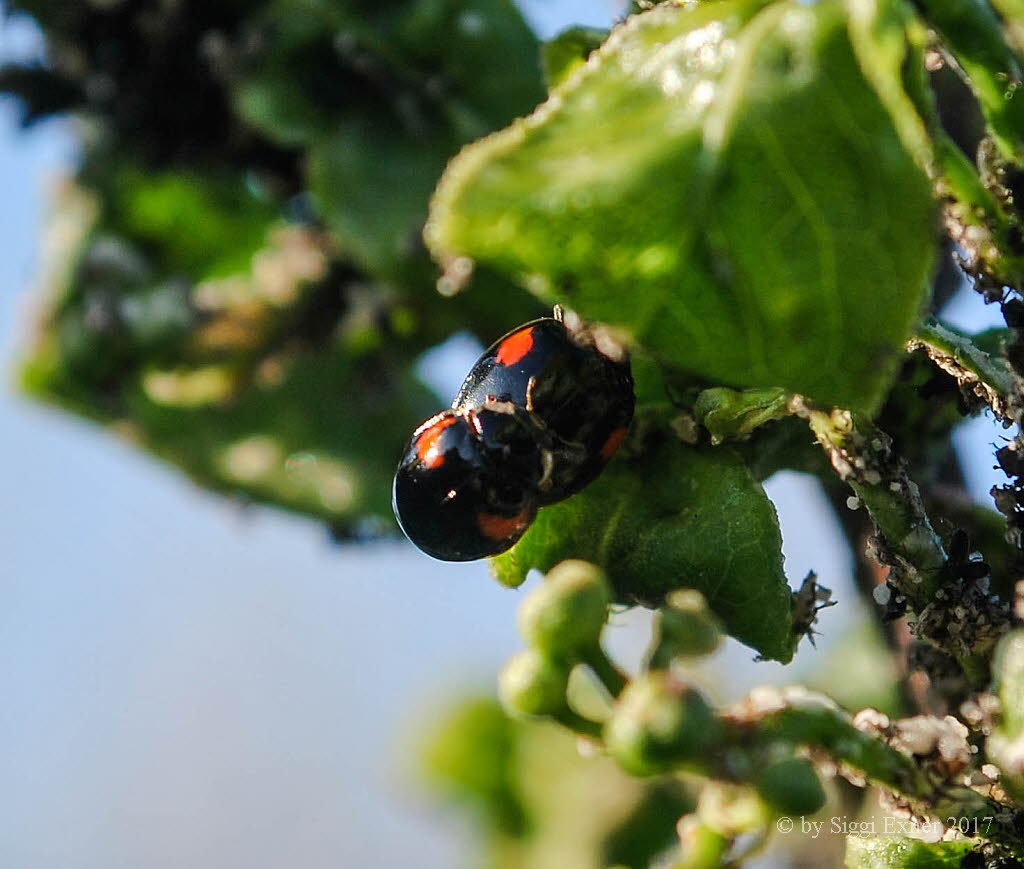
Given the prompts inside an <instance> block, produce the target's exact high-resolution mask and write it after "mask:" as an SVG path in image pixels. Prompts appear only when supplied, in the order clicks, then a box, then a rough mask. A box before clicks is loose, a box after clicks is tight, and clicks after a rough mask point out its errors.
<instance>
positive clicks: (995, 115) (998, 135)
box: [917, 0, 1024, 165]
mask: <svg viewBox="0 0 1024 869" xmlns="http://www.w3.org/2000/svg"><path fill="white" fill-rule="evenodd" d="M917 6H918V8H919V9H920V11H921V13H922V15H923V16H924V18H925V19H926V20H927V21H928V23H929V24H931V25H932V26H933V27H934V28H935V29H936V30H938V31H939V33H941V34H942V37H943V39H944V40H945V42H946V44H947V45H948V46H949V48H950V51H951V52H952V54H953V56H954V57H955V58H956V60H957V62H958V63H959V64H960V66H961V67H962V69H963V71H964V73H966V77H967V81H968V84H969V85H970V86H971V88H972V89H973V90H974V93H975V94H976V95H977V97H978V103H979V104H980V105H981V110H982V112H983V114H984V115H985V120H986V121H987V122H988V125H989V127H990V128H991V130H992V135H993V138H994V140H995V143H996V146H997V147H998V149H999V152H1000V154H1001V156H1002V157H1003V159H1005V160H1006V161H1007V162H1009V163H1012V164H1014V165H1016V164H1019V163H1020V161H1021V158H1022V156H1024V92H1021V91H1020V85H1021V66H1020V63H1019V62H1018V59H1017V57H1016V56H1015V54H1014V52H1013V50H1012V49H1011V47H1010V45H1009V44H1008V43H1007V41H1006V38H1005V37H1004V35H1003V28H1002V24H1001V22H1000V21H999V18H998V16H997V15H996V14H995V12H994V11H993V10H992V7H991V6H989V5H988V2H987V0H917Z"/></svg>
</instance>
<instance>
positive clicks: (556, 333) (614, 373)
mask: <svg viewBox="0 0 1024 869" xmlns="http://www.w3.org/2000/svg"><path fill="white" fill-rule="evenodd" d="M634 403H635V399H634V396H633V377H632V375H631V374H630V368H629V359H628V357H627V356H626V355H625V352H624V351H623V350H622V348H621V347H620V346H619V345H618V344H617V343H615V342H614V341H612V340H611V339H610V338H608V337H607V336H606V335H604V334H603V333H600V332H595V331H593V330H590V329H587V328H585V327H583V326H582V324H580V323H579V322H578V320H577V318H576V317H575V316H574V315H572V314H567V315H563V313H562V311H561V309H560V308H556V309H555V316H554V317H545V318H543V319H540V320H533V321H532V322H530V323H527V324H526V325H524V326H520V327H519V328H518V329H515V330H513V331H512V332H509V333H508V334H507V335H505V336H504V337H503V338H500V339H499V340H498V341H497V342H495V343H494V345H493V346H491V348H490V349H488V350H487V352H486V353H484V355H483V356H481V357H480V359H478V360H477V362H476V364H475V365H474V366H473V369H472V370H471V371H470V372H469V375H468V376H467V377H466V380H465V382H464V383H463V384H462V388H461V389H459V392H458V395H456V396H455V401H453V402H452V406H451V409H450V410H445V411H442V412H441V413H439V414H437V416H433V417H431V418H430V419H428V420H427V421H426V422H425V423H423V424H422V425H421V426H420V427H419V428H417V429H416V431H415V432H413V435H412V438H411V440H410V441H409V445H408V447H407V448H406V451H405V455H404V456H403V458H402V461H401V463H400V464H399V466H398V471H397V472H396V474H395V485H394V496H393V503H394V509H395V516H396V517H397V518H398V522H399V524H400V525H401V526H402V530H403V531H404V532H405V534H406V536H407V537H408V538H409V539H410V540H411V541H412V542H413V543H415V544H416V545H417V546H418V547H419V548H420V549H422V550H423V551H424V552H426V553H427V554H428V555H432V556H433V557H434V558H439V559H441V560H442V561H472V560H473V559H476V558H484V557H486V556H489V555H497V554H498V553H500V552H504V551H505V550H506V549H508V548H509V547H511V546H512V545H513V544H514V543H515V542H516V541H517V540H518V539H519V538H520V537H522V535H523V533H524V532H525V531H526V529H527V528H528V527H529V526H530V523H531V522H532V521H533V519H534V517H535V516H536V515H537V510H538V509H539V508H541V507H546V506H547V505H549V504H555V503H557V502H558V501H563V500H565V499H566V498H568V497H569V496H570V495H573V494H575V493H576V492H578V491H580V490H581V489H582V488H583V487H584V486H586V485H587V484H588V483H590V482H591V481H592V480H593V479H594V478H595V477H597V475H598V474H600V473H601V471H602V470H603V469H604V466H605V465H606V464H607V463H608V460H609V459H610V458H611V457H612V455H613V454H614V453H615V450H616V449H618V446H619V444H620V443H621V442H622V439H623V438H624V437H625V435H626V430H627V429H628V428H629V423H630V421H631V420H632V418H633V406H634Z"/></svg>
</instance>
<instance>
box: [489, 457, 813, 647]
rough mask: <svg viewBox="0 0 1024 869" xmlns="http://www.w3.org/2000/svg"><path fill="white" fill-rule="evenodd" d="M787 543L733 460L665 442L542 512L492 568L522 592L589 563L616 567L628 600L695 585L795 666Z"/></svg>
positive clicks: (748, 634) (734, 626) (611, 571)
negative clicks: (544, 575) (553, 572)
mask: <svg viewBox="0 0 1024 869" xmlns="http://www.w3.org/2000/svg"><path fill="white" fill-rule="evenodd" d="M781 547H782V537H781V534H780V532H779V525H778V519H777V517H776V515H775V509H774V507H773V506H772V504H771V502H770V501H769V500H768V498H767V497H766V496H765V494H764V490H763V489H762V488H761V486H760V485H759V484H758V483H757V482H756V481H755V480H754V479H753V477H752V476H751V475H750V472H749V471H748V470H747V468H746V466H745V465H744V464H743V462H742V461H741V460H740V459H739V457H738V456H737V455H736V454H735V453H734V452H732V451H731V450H728V449H724V448H723V449H717V450H712V451H708V450H697V449H692V448H689V447H686V446H685V445H683V444H679V443H664V444H662V445H660V446H657V447H654V448H652V449H651V450H649V451H648V452H647V453H646V454H645V455H644V456H643V457H642V458H641V459H633V460H627V459H625V458H622V459H619V460H617V461H616V462H613V463H612V465H611V466H610V467H609V468H608V469H607V470H606V471H605V472H604V474H602V475H601V477H600V478H598V480H597V481H596V482H594V483H593V484H591V485H590V486H589V487H588V488H587V489H586V490H585V491H583V492H581V493H580V494H579V495H576V496H575V497H573V498H570V499H569V500H568V501H565V502H563V503H561V504H556V505H554V506H552V507H546V508H544V509H543V510H541V511H540V514H539V515H538V517H537V520H536V521H535V522H534V524H533V527H531V528H530V530H529V531H528V532H527V533H526V535H525V536H524V537H523V539H522V540H520V541H519V543H518V544H516V546H515V547H513V548H512V549H511V550H510V551H509V552H506V553H505V554H504V555H500V556H498V557H497V558H495V559H493V560H492V568H493V570H494V573H495V575H496V576H497V578H498V580H499V581H500V582H502V583H503V584H505V585H508V586H517V585H519V584H520V583H522V582H523V580H524V579H525V578H526V574H527V572H528V571H530V570H531V569H533V568H536V569H538V570H541V571H547V570H548V569H549V568H550V567H552V566H553V565H555V564H557V563H558V562H559V561H562V560H563V559H566V558H581V559H584V560H586V561H590V562H593V563H594V564H597V565H600V566H601V567H603V568H604V569H605V571H606V572H607V574H608V578H609V580H610V581H611V583H612V586H613V589H614V593H615V596H616V598H617V599H618V600H619V601H622V602H625V603H636V602H640V603H645V604H648V605H657V604H659V603H660V602H661V600H662V599H663V598H664V596H665V594H666V593H667V592H668V591H671V590H672V589H675V588H695V589H697V590H698V591H700V592H701V593H702V594H703V595H704V596H705V597H706V598H707V600H708V603H709V605H710V606H711V609H712V610H713V611H714V612H715V614H716V615H717V616H718V617H719V618H720V619H721V620H722V622H723V623H724V625H725V627H726V629H727V630H728V632H729V633H730V634H731V635H732V636H734V637H736V638H737V639H739V640H740V641H742V642H744V643H746V644H747V645H748V646H751V647H752V648H754V649H756V650H757V651H758V652H760V653H761V655H762V656H764V657H766V658H773V659H775V660H779V661H788V660H789V659H790V658H791V657H792V656H793V651H794V648H795V645H796V636H795V635H794V633H793V630H792V616H791V603H790V601H791V598H790V589H789V585H788V584H787V583H786V577H785V574H784V573H783V569H782V549H781Z"/></svg>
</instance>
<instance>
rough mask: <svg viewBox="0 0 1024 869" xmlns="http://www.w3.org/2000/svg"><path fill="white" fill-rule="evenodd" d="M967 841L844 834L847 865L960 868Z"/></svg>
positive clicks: (856, 867)
mask: <svg viewBox="0 0 1024 869" xmlns="http://www.w3.org/2000/svg"><path fill="white" fill-rule="evenodd" d="M973 849H974V845H973V844H972V843H970V842H936V843H935V844H928V843H926V842H922V841H920V840H918V839H906V838H903V837H902V836H881V837H878V838H875V837H871V838H861V837H859V836H847V837H846V866H847V869H960V862H961V860H963V858H964V855H965V854H967V853H968V852H970V851H972V850H973Z"/></svg>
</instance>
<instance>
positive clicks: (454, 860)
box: [0, 0, 998, 869]
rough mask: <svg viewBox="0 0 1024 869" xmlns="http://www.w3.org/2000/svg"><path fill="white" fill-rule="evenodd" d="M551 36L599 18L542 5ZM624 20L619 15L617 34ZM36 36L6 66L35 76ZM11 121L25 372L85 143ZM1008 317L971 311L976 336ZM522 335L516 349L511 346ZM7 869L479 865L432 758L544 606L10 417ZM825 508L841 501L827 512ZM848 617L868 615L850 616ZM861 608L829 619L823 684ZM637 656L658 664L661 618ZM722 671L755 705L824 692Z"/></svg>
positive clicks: (807, 524) (980, 451)
mask: <svg viewBox="0 0 1024 869" xmlns="http://www.w3.org/2000/svg"><path fill="white" fill-rule="evenodd" d="M525 5H526V8H527V10H528V11H529V13H530V14H531V16H533V17H534V20H535V21H536V22H537V23H538V27H539V29H540V30H541V31H542V32H543V33H544V35H549V34H550V33H551V32H553V31H554V30H555V29H556V28H557V25H558V24H559V23H560V22H562V21H574V20H575V21H579V20H584V19H587V23H600V21H601V19H602V18H603V17H605V16H603V15H595V14H594V12H595V5H594V4H592V3H589V2H587V3H584V2H578V3H573V4H563V5H561V6H559V7H557V8H558V12H557V15H558V20H556V17H555V13H553V12H552V11H551V9H552V7H551V6H549V5H547V4H545V3H543V2H542V0H530V2H528V3H527V4H525ZM598 11H600V10H598ZM37 47H38V40H37V36H36V35H35V34H34V31H33V30H32V29H31V27H30V26H29V25H27V24H26V23H25V22H18V21H14V22H10V23H7V24H6V25H4V26H3V28H2V29H0V57H2V58H10V57H13V56H22V55H24V54H25V53H26V52H29V53H31V52H32V51H33V50H36V49H37ZM15 118H16V115H15V112H14V108H13V106H12V105H10V104H9V103H7V102H3V101H0V189H2V190H3V191H4V196H3V197H2V199H0V225H2V232H0V260H2V261H3V262H4V264H5V268H4V269H3V270H2V271H0V366H2V368H3V372H4V380H5V382H6V383H10V382H11V381H12V380H13V362H14V359H15V358H16V357H17V354H18V351H19V348H22V347H24V346H25V344H26V342H27V340H28V338H29V336H30V334H31V322H32V318H31V309H32V307H33V305H35V304H36V301H35V300H34V299H33V291H34V288H35V286H36V284H37V282H38V277H39V243H40V239H41V236H42V231H43V226H44V222H45V215H46V207H47V206H46V203H47V191H48V190H49V189H52V187H53V185H54V183H55V182H56V180H57V178H58V177H59V175H60V173H61V172H64V171H66V170H67V168H68V167H69V166H70V165H71V164H72V161H73V155H74V152H73V145H72V138H71V130H70V128H69V127H68V126H67V125H66V124H64V123H47V124H44V125H42V126H39V127H37V128H35V129H33V130H31V131H29V132H27V133H26V132H22V131H20V130H18V129H17V127H16V123H15ZM992 315H993V311H992V310H991V309H988V310H986V309H983V308H982V306H981V305H980V303H979V302H978V301H977V300H976V299H975V298H974V297H970V296H965V297H964V299H963V300H962V301H958V303H957V310H956V319H957V320H958V321H960V322H961V323H963V324H965V325H972V326H979V327H980V326H982V325H985V324H987V323H988V322H989V321H990V320H991V319H992ZM510 325H513V324H510ZM994 437H995V432H994V429H993V427H992V425H991V423H990V422H985V421H982V422H980V423H975V424H973V426H972V427H971V428H970V430H969V431H968V433H967V434H965V436H964V438H963V439H962V442H963V443H964V445H965V449H966V453H965V455H966V457H967V459H968V470H969V472H970V475H971V479H972V483H973V486H974V488H975V491H976V492H977V493H979V495H980V494H981V493H983V492H984V491H986V490H987V488H988V486H990V485H991V484H992V482H994V481H995V480H997V479H998V475H997V474H995V473H994V472H992V471H991V469H990V467H988V466H990V465H991V457H990V455H989V454H988V451H987V449H985V444H986V443H987V441H990V440H992V439H994ZM0 455H2V456H4V457H5V462H4V471H3V485H2V486H0V519H2V521H0V697H2V698H3V702H2V703H0V746H3V749H2V751H0V865H2V866H4V867H12V869H87V867H88V869H101V867H102V869H119V867H125V869H128V867H139V866H145V867H147V869H161V867H168V869H170V867H175V869H179V867H183V866H186V867H206V866H210V867H232V866H240V867H241V866H245V867H264V866H266V867H276V866H281V865H295V866H301V867H304V869H317V867H321V866H322V867H328V866H330V867H338V866H356V865H372V866H374V867H391V866H395V867H399V866H402V867H407V866H416V867H418V869H430V867H445V869H449V867H452V866H455V865H460V864H467V863H468V861H469V855H470V854H471V853H472V851H471V846H470V845H469V844H468V842H467V839H466V836H465V832H464V830H463V828H462V826H461V824H460V823H459V822H458V821H457V820H456V819H455V818H454V816H452V815H450V814H448V813H445V812H441V811H440V810H439V809H438V808H437V807H435V806H433V805H432V804H431V803H430V801H429V800H428V799H426V798H425V797H424V795H423V794H422V793H421V792H419V791H418V790H417V788H416V787H415V785H414V777H413V776H412V774H411V773H410V772H409V768H410V763H409V756H410V749H409V746H410V744H411V743H412V742H414V741H415V738H416V735H417V733H418V732H419V729H420V728H421V727H423V726H425V724H428V723H429V722H431V721H433V720H435V719H436V717H437V716H438V714H439V713H440V711H441V710H443V708H444V705H445V700H446V699H447V698H451V697H453V696H457V695H458V694H460V693H462V692H463V691H464V690H466V689H468V688H471V687H474V686H476V687H481V688H484V689H489V687H490V685H491V683H492V680H493V678H494V674H495V673H496V672H497V670H498V668H499V667H500V665H501V663H502V662H503V661H504V660H505V659H506V658H507V657H508V656H509V655H510V654H511V653H512V652H513V651H515V650H516V649H517V648H518V647H519V641H518V639H517V637H516V635H515V630H514V609H515V605H516V604H517V602H518V600H519V597H520V594H519V593H515V592H509V591H505V590H503V589H501V588H500V587H498V586H497V585H496V584H495V583H494V582H493V581H492V580H491V579H490V578H489V577H488V575H487V571H486V568H485V566H484V565H483V564H469V565H442V564H439V563H437V562H433V561H431V560H429V559H427V558H426V557H423V556H420V555H419V554H418V553H415V552H414V551H413V550H412V549H411V548H410V547H408V546H406V545H401V544H395V543H392V544H381V545H367V546H358V547H355V546H350V547H345V548H341V547H337V546H333V545H330V544H329V543H328V542H327V539H326V536H325V534H324V533H323V532H322V530H321V529H320V528H319V527H318V526H316V525H315V524H313V523H310V522H307V521H304V520H301V519H298V518H295V517H290V516H285V515H282V514H279V513H276V512H273V511H269V510H262V509H254V510H246V511H244V512H243V511H240V510H239V509H238V508H236V507H234V506H232V505H231V504H228V503H226V502H225V501H223V500H221V499H219V498H217V497H215V496H213V495H209V494H206V493H204V492H202V491H199V490H197V489H196V488H194V487H193V486H192V485H191V484H190V483H189V482H188V481H186V480H185V479H184V478H183V477H182V476H181V475H180V474H178V473H176V472H175V471H174V470H173V469H172V468H169V467H166V466H163V465H160V464H157V463H156V462H154V461H153V460H151V459H149V458H147V457H145V456H143V455H141V454H140V453H138V452H136V451H135V450H133V449H132V448H131V447H130V446H128V445H126V444H123V443H121V442H119V441H117V440H115V439H114V438H112V437H111V436H110V435H108V434H107V433H105V432H103V431H101V430H99V429H97V428H95V427H94V426H91V425H89V424H87V423H83V422H80V421H78V420H76V419H74V418H72V417H69V416H66V415H64V414H61V413H59V412H56V411H53V410H51V409H48V408H46V407H42V406H38V405H35V404H32V403H29V402H27V401H26V400H24V399H23V398H21V397H19V396H17V395H16V394H15V393H14V391H13V390H12V389H11V388H9V387H8V388H6V389H4V390H3V391H2V392H0ZM769 488H770V491H771V494H772V495H773V497H774V498H775V499H776V501H777V503H778V504H779V508H780V513H781V515H782V521H783V528H784V534H785V537H786V553H787V570H788V572H789V575H790V576H791V577H792V578H798V577H800V576H802V575H803V574H804V573H805V572H806V571H807V570H808V569H810V568H811V567H812V566H813V567H817V568H818V569H819V571H820V572H821V573H822V574H823V576H822V579H823V581H825V583H826V584H827V585H833V586H834V587H836V588H837V590H839V592H840V596H841V597H844V598H845V599H846V600H847V601H849V599H850V595H849V594H848V593H844V592H843V590H844V589H846V590H847V591H848V585H847V580H846V577H845V573H846V571H847V565H846V564H845V562H844V561H843V560H842V559H838V560H837V559H836V558H835V557H834V555H833V554H832V553H831V552H830V548H831V547H832V546H833V545H834V544H835V542H836V539H837V537H836V534H837V532H836V530H835V528H834V526H833V524H832V522H831V521H830V520H828V519H826V518H824V517H825V512H826V511H825V510H824V508H823V505H822V503H821V501H820V496H819V495H817V494H816V491H815V489H814V488H813V486H811V485H810V484H809V483H808V481H806V480H803V479H800V478H798V477H796V476H795V475H786V476H785V477H782V478H779V479H776V480H773V481H772V482H771V484H770V487H769ZM816 498H818V499H819V500H817V501H815V499H816ZM840 610H843V612H840ZM852 613H855V608H853V607H849V606H848V607H845V608H842V607H840V608H836V609H834V610H830V611H829V613H828V614H827V617H826V621H825V630H826V636H825V638H824V641H823V642H822V643H819V651H818V652H814V651H813V650H809V649H805V650H804V651H803V652H802V653H801V662H802V663H801V666H813V664H814V663H815V661H816V660H820V658H818V657H816V656H820V655H822V654H824V653H826V652H827V650H828V649H829V648H830V643H831V642H832V640H831V638H833V637H837V636H839V635H840V633H841V628H842V626H843V625H844V624H846V623H847V622H848V621H849V619H850V618H851V614H852ZM617 622H618V623H619V624H620V629H619V630H618V631H617V632H616V635H615V637H614V648H615V649H616V650H617V651H618V652H619V654H621V655H622V656H623V658H624V659H625V660H627V661H628V660H635V659H636V658H637V656H638V655H639V650H640V649H641V648H642V644H643V640H644V634H643V628H644V626H645V617H644V615H643V614H632V615H625V616H621V617H619V618H618V619H617ZM750 657H751V655H750V653H749V651H748V650H745V649H741V648H739V647H735V646H733V647H731V648H730V649H729V650H728V651H727V653H726V655H725V656H724V658H723V659H722V662H721V665H720V666H721V667H722V668H723V670H727V671H730V677H732V678H734V679H735V680H736V690H739V688H740V687H741V686H742V685H745V684H751V683H753V682H756V681H760V680H763V679H776V680H777V679H796V678H799V672H800V670H799V669H797V670H796V671H786V672H785V673H783V672H782V670H781V668H778V667H773V666H769V665H759V666H757V667H754V666H748V662H749V659H750Z"/></svg>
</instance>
